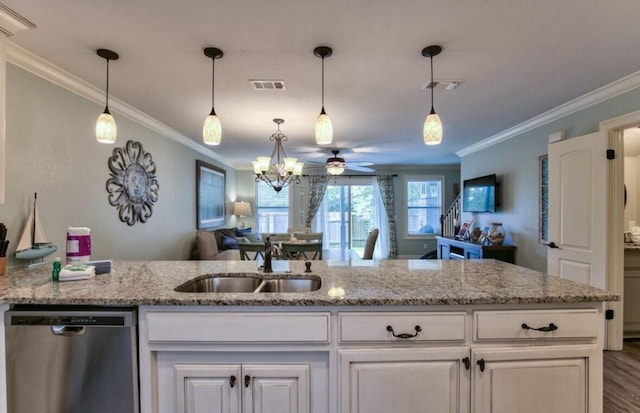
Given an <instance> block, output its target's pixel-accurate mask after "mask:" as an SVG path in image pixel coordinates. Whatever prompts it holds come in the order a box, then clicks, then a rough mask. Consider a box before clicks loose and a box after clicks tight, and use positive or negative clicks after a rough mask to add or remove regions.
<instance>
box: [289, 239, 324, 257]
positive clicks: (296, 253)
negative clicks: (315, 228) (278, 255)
mask: <svg viewBox="0 0 640 413" xmlns="http://www.w3.org/2000/svg"><path fill="white" fill-rule="evenodd" d="M282 253H283V255H284V257H285V259H288V260H305V261H309V260H321V259H322V242H283V243H282Z"/></svg>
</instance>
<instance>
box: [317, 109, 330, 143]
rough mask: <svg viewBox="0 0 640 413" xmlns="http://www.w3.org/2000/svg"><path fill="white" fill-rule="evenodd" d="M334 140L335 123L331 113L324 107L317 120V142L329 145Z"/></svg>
mask: <svg viewBox="0 0 640 413" xmlns="http://www.w3.org/2000/svg"><path fill="white" fill-rule="evenodd" d="M331 142H333V125H332V124H331V119H330V118H329V115H327V114H326V112H325V111H324V108H323V109H322V112H320V115H319V116H318V119H317V120H316V143H317V144H318V145H329V144H330V143H331Z"/></svg>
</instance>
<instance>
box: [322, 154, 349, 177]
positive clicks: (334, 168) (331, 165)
mask: <svg viewBox="0 0 640 413" xmlns="http://www.w3.org/2000/svg"><path fill="white" fill-rule="evenodd" d="M331 152H332V153H333V157H331V158H329V159H327V163H326V164H325V168H326V169H327V172H329V174H331V175H340V174H341V173H343V172H344V169H345V168H346V166H347V163H346V162H345V161H344V158H342V157H340V156H338V154H339V153H340V151H338V150H337V149H334V150H333V151H331Z"/></svg>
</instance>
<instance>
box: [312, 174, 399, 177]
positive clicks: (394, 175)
mask: <svg viewBox="0 0 640 413" xmlns="http://www.w3.org/2000/svg"><path fill="white" fill-rule="evenodd" d="M381 175H389V174H381ZM309 176H315V175H306V174H305V175H302V177H303V178H306V177H309ZM372 176H378V175H371V174H369V175H330V176H329V178H331V177H335V178H340V177H344V178H367V177H372ZM391 176H392V177H394V178H395V177H396V176H398V174H393V175H391Z"/></svg>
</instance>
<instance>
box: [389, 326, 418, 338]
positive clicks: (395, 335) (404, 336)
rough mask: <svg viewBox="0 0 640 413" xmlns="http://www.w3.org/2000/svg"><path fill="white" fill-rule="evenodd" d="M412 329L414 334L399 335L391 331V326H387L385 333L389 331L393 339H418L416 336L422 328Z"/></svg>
mask: <svg viewBox="0 0 640 413" xmlns="http://www.w3.org/2000/svg"><path fill="white" fill-rule="evenodd" d="M414 329H415V330H416V332H415V334H410V333H400V334H396V333H395V332H394V331H393V327H391V326H387V331H390V332H391V334H392V335H393V336H394V337H395V338H413V337H418V334H419V333H420V332H421V331H422V328H421V327H420V326H415V327H414Z"/></svg>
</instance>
